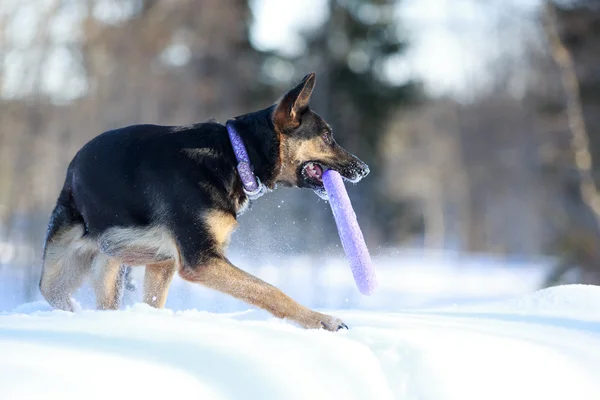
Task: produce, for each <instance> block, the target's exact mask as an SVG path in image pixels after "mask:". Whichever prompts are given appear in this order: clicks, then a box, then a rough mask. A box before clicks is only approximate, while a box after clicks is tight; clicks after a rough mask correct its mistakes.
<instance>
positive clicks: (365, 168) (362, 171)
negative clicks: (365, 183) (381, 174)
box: [360, 161, 371, 178]
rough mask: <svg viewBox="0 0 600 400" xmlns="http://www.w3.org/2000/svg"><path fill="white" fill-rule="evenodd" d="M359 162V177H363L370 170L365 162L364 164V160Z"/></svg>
mask: <svg viewBox="0 0 600 400" xmlns="http://www.w3.org/2000/svg"><path fill="white" fill-rule="evenodd" d="M360 163H361V167H360V177H361V178H364V177H365V176H367V175H369V172H371V170H370V169H369V166H368V165H367V164H365V163H364V162H362V161H361V162H360Z"/></svg>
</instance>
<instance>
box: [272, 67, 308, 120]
mask: <svg viewBox="0 0 600 400" xmlns="http://www.w3.org/2000/svg"><path fill="white" fill-rule="evenodd" d="M315 80H316V78H315V73H314V72H312V73H310V74H308V75H306V76H305V77H304V78H303V79H302V81H301V82H300V83H299V84H298V85H297V86H296V87H295V88H293V89H291V90H290V91H289V92H287V93H286V94H285V96H283V98H282V99H281V101H280V102H279V104H278V105H277V108H275V113H274V114H273V122H274V123H275V125H276V126H277V127H278V128H279V129H281V130H282V131H283V130H289V129H295V128H297V127H299V126H300V122H301V121H302V114H304V113H305V112H306V111H307V110H308V102H309V101H310V95H311V94H312V92H313V89H314V88H315Z"/></svg>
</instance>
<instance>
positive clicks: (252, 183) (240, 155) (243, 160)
mask: <svg viewBox="0 0 600 400" xmlns="http://www.w3.org/2000/svg"><path fill="white" fill-rule="evenodd" d="M225 126H226V127H227V133H229V140H230V141H231V145H232V146H233V152H234V153H235V158H236V159H237V161H238V165H237V170H238V174H240V179H241V180H242V184H243V186H244V193H246V196H248V198H249V199H250V200H256V199H258V198H259V197H260V196H262V195H263V194H265V192H266V188H265V185H263V184H262V183H261V181H260V179H258V177H257V176H255V175H254V172H252V164H251V163H250V157H248V152H247V151H246V146H244V141H243V140H242V138H241V137H240V135H239V134H238V133H237V131H236V130H235V128H234V127H233V121H232V120H229V121H227V123H226V124H225Z"/></svg>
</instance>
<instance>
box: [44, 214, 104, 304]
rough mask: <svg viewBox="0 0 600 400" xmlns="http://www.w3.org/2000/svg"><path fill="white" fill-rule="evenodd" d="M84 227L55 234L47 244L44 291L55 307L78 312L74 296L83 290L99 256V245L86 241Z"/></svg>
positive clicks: (67, 229) (79, 225) (72, 228)
mask: <svg viewBox="0 0 600 400" xmlns="http://www.w3.org/2000/svg"><path fill="white" fill-rule="evenodd" d="M83 232H84V228H83V225H82V224H74V225H71V226H68V227H65V228H64V229H62V230H61V231H59V232H55V233H54V234H53V235H52V236H51V237H49V238H48V240H47V242H46V247H45V251H44V263H43V267H42V277H41V280H40V291H41V292H42V295H43V296H44V298H45V299H46V301H48V303H49V304H50V305H51V306H52V307H54V308H58V309H61V310H65V311H74V306H73V303H72V301H71V295H72V294H73V293H74V292H75V290H77V288H79V286H81V284H82V283H83V280H84V278H85V277H86V276H87V275H88V274H89V272H90V270H91V265H92V261H93V259H94V257H95V255H96V254H97V248H96V246H95V244H94V243H93V242H92V241H90V240H87V239H85V238H83Z"/></svg>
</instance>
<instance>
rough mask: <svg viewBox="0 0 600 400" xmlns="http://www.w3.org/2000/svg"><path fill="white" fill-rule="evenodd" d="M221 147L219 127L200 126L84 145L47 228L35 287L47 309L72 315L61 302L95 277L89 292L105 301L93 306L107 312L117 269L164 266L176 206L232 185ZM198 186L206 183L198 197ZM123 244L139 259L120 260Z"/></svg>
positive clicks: (143, 128) (120, 135)
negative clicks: (90, 276)
mask: <svg viewBox="0 0 600 400" xmlns="http://www.w3.org/2000/svg"><path fill="white" fill-rule="evenodd" d="M227 140H228V139H227V135H226V133H225V132H224V127H223V126H222V125H219V124H216V123H205V124H197V125H192V126H187V127H171V126H157V125H134V126H129V127H126V128H122V129H118V130H113V131H108V132H105V133H103V134H101V135H99V136H97V137H95V138H94V139H92V140H91V141H90V142H88V143H87V144H86V145H85V146H84V147H83V148H82V149H81V150H80V151H79V152H78V153H77V154H76V155H75V157H74V158H73V160H72V161H71V163H70V165H69V168H68V169H67V174H66V179H65V183H64V186H63V188H62V190H61V193H60V195H59V197H58V200H57V203H56V206H55V208H54V210H53V212H52V215H51V218H50V222H49V225H48V230H47V234H46V240H45V244H44V263H43V274H42V279H41V280H40V289H41V291H42V293H43V294H44V296H45V297H46V298H47V299H48V301H49V302H50V303H51V304H52V305H53V306H54V307H57V308H61V309H67V310H71V309H72V304H71V302H70V299H69V298H68V295H69V294H70V293H72V292H73V291H74V290H75V289H76V288H77V287H78V286H79V285H80V284H81V282H82V280H83V279H84V278H85V277H86V276H87V275H88V273H89V272H91V271H92V270H96V271H99V276H96V279H95V281H96V285H97V286H98V285H100V286H107V287H101V288H97V289H100V290H97V292H98V291H100V292H103V293H106V295H105V296H104V297H105V298H104V299H99V300H98V303H99V304H98V305H99V307H101V308H114V307H113V304H114V303H115V302H116V298H117V297H118V296H119V295H120V293H119V288H120V287H121V283H120V282H119V281H118V280H116V278H117V277H118V276H119V268H120V264H121V262H127V263H131V264H134V265H138V264H139V265H142V264H152V263H154V262H164V261H165V260H167V259H169V258H171V257H172V256H173V253H174V250H173V246H172V245H171V244H170V243H168V242H169V241H171V240H172V236H173V235H172V233H171V232H170V227H171V226H173V225H177V226H178V227H179V229H180V230H181V229H182V227H185V223H184V222H182V221H174V220H173V216H175V217H176V215H177V209H178V208H180V207H182V202H183V203H185V199H186V198H194V199H195V200H196V204H194V206H195V207H197V208H199V209H202V207H203V206H208V204H209V203H211V204H212V203H213V201H214V197H215V196H216V197H218V196H219V195H220V193H221V192H220V191H219V190H216V189H215V188H218V187H220V186H224V185H233V179H232V178H230V179H227V177H232V176H233V173H232V171H229V170H231V169H232V167H231V166H232V165H234V164H233V160H232V156H233V155H232V154H231V152H232V151H231V150H230V148H228V147H227V146H228V145H229V147H230V144H229V143H228V141H227ZM202 164H204V168H202ZM220 170H227V171H220ZM215 177H216V178H215ZM198 182H205V183H206V185H204V189H203V188H199V187H198V184H197V183H198ZM203 190H204V192H203ZM198 192H201V195H198ZM182 199H183V200H182ZM203 202H204V203H205V204H203ZM222 203H223V204H225V202H222ZM191 222H192V221H188V222H187V223H191ZM150 242H153V244H152V245H150ZM125 243H127V244H128V245H129V247H131V244H132V243H133V244H134V245H137V249H138V252H137V253H134V252H132V251H130V252H129V253H128V254H123V252H122V247H123V246H124V245H125ZM94 266H96V267H97V268H94ZM115 280H116V281H115Z"/></svg>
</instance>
